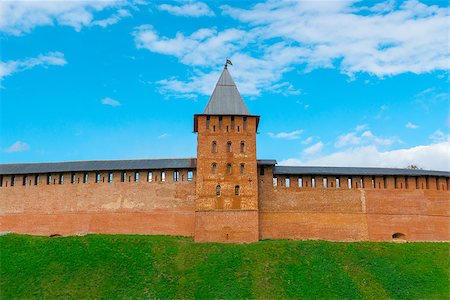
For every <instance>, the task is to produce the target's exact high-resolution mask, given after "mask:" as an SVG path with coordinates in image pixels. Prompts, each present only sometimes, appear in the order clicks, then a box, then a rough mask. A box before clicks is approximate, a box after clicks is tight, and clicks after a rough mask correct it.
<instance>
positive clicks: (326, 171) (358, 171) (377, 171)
mask: <svg viewBox="0 0 450 300" xmlns="http://www.w3.org/2000/svg"><path fill="white" fill-rule="evenodd" d="M273 174H274V175H350V176H353V175H354V176H362V175H370V176H389V175H391V176H394V175H403V176H443V177H450V172H444V171H430V170H417V169H415V170H412V169H392V168H357V167H307V166H301V167H291V166H275V167H274V169H273Z"/></svg>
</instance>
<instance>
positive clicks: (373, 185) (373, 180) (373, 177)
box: [372, 176, 375, 189]
mask: <svg viewBox="0 0 450 300" xmlns="http://www.w3.org/2000/svg"><path fill="white" fill-rule="evenodd" d="M372 188H373V189H374V188H375V176H372Z"/></svg>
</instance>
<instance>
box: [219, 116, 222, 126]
mask: <svg viewBox="0 0 450 300" xmlns="http://www.w3.org/2000/svg"><path fill="white" fill-rule="evenodd" d="M219 129H222V116H219Z"/></svg>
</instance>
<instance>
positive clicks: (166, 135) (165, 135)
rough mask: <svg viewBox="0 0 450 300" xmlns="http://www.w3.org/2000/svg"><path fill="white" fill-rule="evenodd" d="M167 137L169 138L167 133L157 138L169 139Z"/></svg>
mask: <svg viewBox="0 0 450 300" xmlns="http://www.w3.org/2000/svg"><path fill="white" fill-rule="evenodd" d="M169 136H170V134H168V133H163V134H161V135H159V136H158V139H165V138H167V137H169Z"/></svg>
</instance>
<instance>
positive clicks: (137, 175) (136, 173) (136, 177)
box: [134, 171, 139, 182]
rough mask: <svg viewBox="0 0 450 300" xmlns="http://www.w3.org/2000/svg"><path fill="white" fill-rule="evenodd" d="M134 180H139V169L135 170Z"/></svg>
mask: <svg viewBox="0 0 450 300" xmlns="http://www.w3.org/2000/svg"><path fill="white" fill-rule="evenodd" d="M134 181H136V182H139V171H136V172H134Z"/></svg>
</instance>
